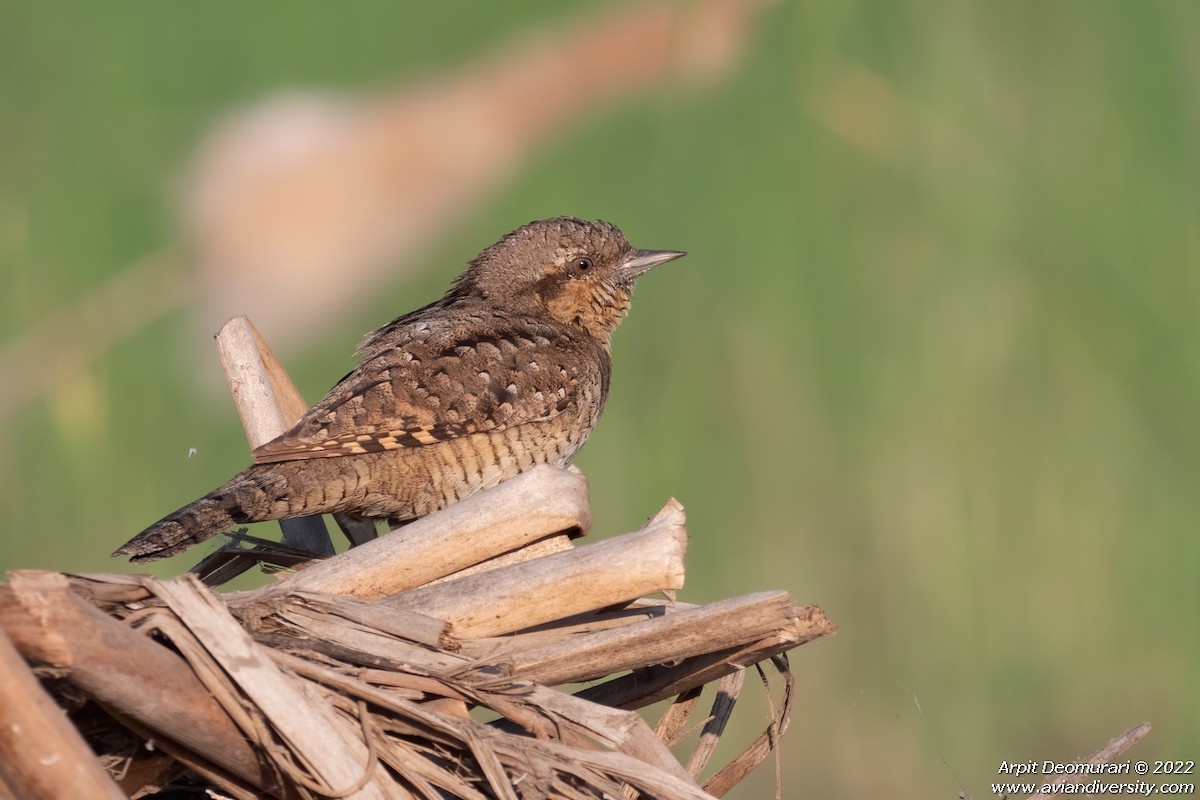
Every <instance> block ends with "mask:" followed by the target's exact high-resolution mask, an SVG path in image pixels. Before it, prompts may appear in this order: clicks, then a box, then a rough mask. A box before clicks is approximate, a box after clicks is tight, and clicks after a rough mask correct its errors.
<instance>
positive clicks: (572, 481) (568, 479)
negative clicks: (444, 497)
mask: <svg viewBox="0 0 1200 800" xmlns="http://www.w3.org/2000/svg"><path fill="white" fill-rule="evenodd" d="M590 524H591V512H590V510H589V508H588V496H587V479H586V478H584V477H583V475H582V473H579V472H571V471H568V470H561V469H554V468H552V467H547V466H537V467H534V468H533V469H531V470H529V471H528V472H526V473H524V474H522V475H519V476H517V477H516V478H513V479H512V480H509V481H505V482H504V483H502V484H500V485H499V486H496V487H495V488H493V489H489V490H487V491H486V492H480V493H479V494H475V495H472V496H470V497H468V498H466V499H465V500H462V501H460V502H457V503H455V504H453V505H451V506H449V507H447V508H445V509H442V510H441V511H439V512H437V513H436V514H430V515H429V516H428V517H424V518H422V519H419V520H417V521H416V522H413V523H412V524H410V525H407V526H405V527H404V529H403V531H402V532H401V533H400V534H399V535H393V536H384V537H381V538H379V539H376V540H375V541H372V542H367V543H366V544H364V545H362V546H360V547H356V548H354V549H352V550H348V551H346V552H345V553H341V554H340V555H338V556H337V557H336V558H331V559H327V560H325V561H322V562H319V563H317V564H314V565H312V566H311V567H308V568H307V569H304V570H302V571H300V572H297V573H295V574H294V575H290V576H288V577H287V578H285V579H283V580H282V581H280V582H279V583H277V584H274V585H273V586H269V587H267V588H265V589H260V590H256V591H255V592H248V593H246V594H245V595H243V596H241V597H240V598H239V599H238V600H237V601H236V602H243V601H253V600H254V599H256V598H260V597H265V596H269V595H270V594H275V593H280V592H321V593H324V594H341V595H350V596H352V597H359V598H362V599H368V600H370V599H377V598H380V597H384V596H387V595H391V594H396V593H397V592H403V591H405V590H407V589H413V588H416V587H418V586H423V585H424V584H426V583H429V582H430V581H433V580H436V579H437V578H441V577H445V576H446V575H450V574H452V573H455V572H458V571H459V570H461V569H465V568H467V567H470V566H473V565H475V564H478V563H479V562H481V561H485V560H487V559H489V558H492V557H494V556H496V555H499V554H501V553H507V552H510V551H512V550H516V549H518V548H521V547H523V546H525V545H528V544H530V543H532V542H536V541H538V540H540V539H544V538H546V537H547V536H550V535H552V534H555V533H558V532H560V531H563V530H567V529H568V528H581V529H583V530H586V529H587V527H588V526H589V525H590ZM416 610H417V611H421V613H425V612H424V610H423V609H416Z"/></svg>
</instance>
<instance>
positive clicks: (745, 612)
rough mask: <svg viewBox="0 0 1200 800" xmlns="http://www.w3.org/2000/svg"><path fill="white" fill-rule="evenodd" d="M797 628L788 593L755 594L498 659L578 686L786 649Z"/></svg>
mask: <svg viewBox="0 0 1200 800" xmlns="http://www.w3.org/2000/svg"><path fill="white" fill-rule="evenodd" d="M582 549H583V548H580V550H582ZM429 613H433V612H432V611H430V612H429ZM796 624H797V615H796V612H795V607H794V606H793V605H792V598H791V595H789V594H788V593H787V592H758V593H756V594H751V595H746V596H744V597H736V598H733V599H731V600H722V601H720V602H717V603H710V604H708V605H703V606H696V607H695V608H691V609H688V610H687V611H682V612H679V613H678V614H669V615H666V616H663V617H658V618H655V619H649V620H645V621H642V622H635V623H633V624H631V625H626V626H625V627H623V628H612V629H610V630H605V631H598V632H596V633H593V634H591V635H589V636H578V637H574V638H570V639H566V640H563V641H561V642H554V643H550V644H545V645H541V646H535V647H531V648H527V649H525V648H520V646H519V643H518V642H517V640H514V644H513V646H512V647H510V648H508V650H507V651H506V652H504V653H503V656H502V657H503V658H505V659H506V660H508V661H510V662H511V663H512V669H513V672H514V673H515V674H517V675H520V676H522V677H524V678H527V679H529V680H533V681H536V682H538V683H543V684H546V685H556V684H560V683H566V682H568V681H569V682H571V683H580V682H583V681H589V680H595V679H596V678H601V677H603V676H605V675H611V674H613V673H615V672H620V671H623V670H628V669H638V668H641V667H645V666H648V665H650V664H660V663H677V662H679V661H680V660H682V659H686V658H690V657H693V656H698V655H702V654H705V653H711V652H715V651H720V650H723V649H726V648H729V647H734V646H738V645H744V644H746V643H748V642H756V641H758V640H760V639H763V638H765V637H768V636H774V637H777V638H778V639H780V640H781V641H783V642H790V643H789V644H787V645H786V647H785V648H784V649H787V648H790V647H792V646H794V645H795V641H796V639H797V636H796V634H795V632H794V628H795V626H796ZM497 657H500V656H499V654H497ZM703 682H705V683H706V682H707V681H703ZM680 691H682V690H680ZM673 694H679V692H673ZM606 705H607V704H606Z"/></svg>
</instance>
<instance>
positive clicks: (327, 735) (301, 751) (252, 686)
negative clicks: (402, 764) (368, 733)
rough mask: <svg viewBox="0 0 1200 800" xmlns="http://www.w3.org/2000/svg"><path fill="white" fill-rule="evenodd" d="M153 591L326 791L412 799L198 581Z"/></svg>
mask: <svg viewBox="0 0 1200 800" xmlns="http://www.w3.org/2000/svg"><path fill="white" fill-rule="evenodd" d="M151 591H153V592H154V594H155V595H157V596H158V597H160V598H161V599H162V600H163V601H164V602H166V603H167V605H168V607H169V608H170V609H171V610H172V611H173V612H175V614H176V615H177V616H178V617H179V619H180V620H181V621H182V622H183V623H184V624H185V625H186V626H187V627H188V630H189V631H191V633H192V634H193V635H194V636H196V637H197V639H198V640H199V641H200V643H201V644H202V645H203V646H204V648H205V649H206V650H207V651H208V653H209V655H211V656H212V657H213V658H215V659H216V660H217V661H218V662H219V663H220V664H221V666H222V667H223V668H224V669H225V671H226V673H228V675H229V677H230V679H232V680H233V681H234V682H235V683H236V684H237V686H238V687H239V688H240V689H241V690H242V691H243V692H245V693H246V695H247V696H248V697H249V698H250V699H251V700H253V702H254V703H255V705H256V706H257V707H258V709H259V710H261V712H262V713H263V714H264V715H265V716H266V717H267V719H269V720H270V723H271V726H272V727H273V728H274V729H275V730H276V731H278V732H279V734H280V736H281V737H282V738H283V739H284V740H285V741H286V742H287V743H288V745H289V746H290V748H291V749H292V751H293V752H294V753H295V754H296V755H297V757H298V758H300V759H302V761H303V762H304V764H305V766H306V768H307V769H309V770H311V771H312V773H313V774H314V775H315V776H316V777H317V778H318V779H319V780H320V781H322V782H323V783H324V784H326V786H327V789H328V790H325V791H322V792H321V793H323V794H330V795H337V796H344V797H346V798H349V800H384V799H385V798H397V800H404V799H405V798H408V797H409V796H410V795H409V794H408V793H407V792H406V791H404V790H403V789H402V788H401V787H400V786H399V785H397V784H396V783H395V782H394V781H392V780H391V779H390V778H389V777H388V776H387V775H386V773H385V772H383V770H382V768H381V767H380V766H379V765H378V763H377V762H375V761H374V760H373V759H372V757H371V755H370V753H369V752H368V749H367V745H366V743H365V742H363V740H362V738H361V735H360V734H359V732H357V731H354V730H351V729H350V728H349V725H348V722H347V720H345V719H344V718H341V717H339V716H337V715H336V714H335V713H334V710H333V708H332V707H330V706H329V705H327V704H326V703H324V702H322V700H321V698H320V696H319V695H317V694H316V693H315V692H313V691H311V689H310V688H309V687H308V686H307V685H305V684H304V683H303V682H301V681H299V680H298V679H296V678H293V677H291V676H289V675H287V674H285V673H283V672H282V671H280V670H279V668H278V667H277V666H276V665H275V664H274V662H273V661H272V659H271V657H270V655H268V654H267V653H265V652H263V649H262V648H260V647H259V646H258V645H257V644H255V643H254V641H253V640H252V639H251V638H250V636H249V635H248V634H247V633H246V631H245V630H243V628H242V627H241V626H240V625H239V624H238V623H237V621H236V620H234V619H233V617H232V616H230V614H229V611H228V609H227V608H226V607H225V604H224V603H223V602H222V601H221V600H220V599H219V598H217V597H216V596H215V595H214V594H213V593H212V592H211V591H210V590H208V589H207V588H205V587H204V586H203V585H202V584H201V583H200V582H199V580H197V579H196V578H195V577H194V576H190V575H184V576H182V577H180V578H179V579H177V580H174V581H163V582H155V583H154V584H152V585H151ZM209 688H210V690H211V689H212V687H211V686H210V687H209ZM353 787H357V788H353Z"/></svg>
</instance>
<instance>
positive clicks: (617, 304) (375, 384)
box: [113, 217, 686, 562]
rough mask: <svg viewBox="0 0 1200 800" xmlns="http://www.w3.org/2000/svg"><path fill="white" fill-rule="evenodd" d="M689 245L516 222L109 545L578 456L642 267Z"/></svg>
mask: <svg viewBox="0 0 1200 800" xmlns="http://www.w3.org/2000/svg"><path fill="white" fill-rule="evenodd" d="M684 255H686V253H684V252H682V251H678V250H640V249H635V248H633V247H631V246H630V244H629V242H628V241H627V240H626V238H625V235H624V234H623V233H622V232H621V230H620V229H619V228H617V227H616V226H615V225H612V224H610V223H607V222H603V221H588V220H582V219H577V218H575V217H554V218H552V219H543V220H537V221H534V222H530V223H529V224H527V225H524V226H522V227H520V228H517V229H516V230H514V231H512V232H511V233H509V234H507V235H505V236H504V237H502V238H501V239H500V240H499V241H498V242H496V243H495V244H493V245H491V246H490V247H487V248H486V249H484V250H483V251H482V252H480V253H479V255H477V256H476V257H475V258H474V259H472V260H471V261H470V262H469V264H468V265H467V268H466V270H465V271H464V272H462V274H460V275H459V276H458V278H457V279H455V280H454V282H453V283H452V285H451V287H450V288H449V290H448V291H447V292H446V293H445V295H443V296H442V297H441V298H440V299H439V300H436V301H434V302H432V303H429V304H428V305H426V306H423V307H421V308H419V309H417V310H416V311H412V312H410V313H408V314H404V315H403V316H400V317H397V318H396V319H394V320H392V321H391V322H389V323H387V324H386V325H384V326H383V327H381V328H379V329H378V330H376V331H374V332H373V333H371V334H368V335H367V337H366V338H365V339H364V340H363V342H362V344H360V345H359V348H358V352H357V355H358V356H359V358H360V361H359V363H358V366H357V367H355V369H353V370H352V371H351V372H350V373H349V374H347V375H346V376H345V377H344V378H343V379H342V380H341V381H339V382H338V383H337V384H336V385H335V386H334V387H333V388H332V389H331V390H330V391H329V393H328V394H326V395H325V397H324V398H323V399H322V400H321V401H320V402H318V403H317V404H316V405H314V406H312V407H311V408H310V409H308V411H307V412H305V413H304V415H303V416H302V417H301V418H300V420H299V421H298V422H297V423H296V424H295V425H294V426H293V427H292V428H291V429H290V430H288V431H286V432H285V433H283V434H282V435H280V436H279V437H277V438H275V439H273V440H271V441H269V442H267V443H265V444H263V445H262V446H261V447H259V448H257V449H256V450H254V451H253V454H252V455H253V460H254V463H253V464H252V465H251V466H250V467H248V468H247V469H245V470H243V471H242V472H240V473H238V474H237V475H235V476H234V477H233V478H231V479H230V480H229V481H228V482H226V483H225V484H223V485H222V486H220V487H218V488H216V489H214V490H213V491H211V492H209V493H208V494H206V495H205V496H203V497H201V498H199V499H198V500H195V501H193V502H191V503H189V504H188V505H186V506H184V507H183V508H180V509H179V510H177V511H175V512H173V513H171V514H168V515H167V516H165V517H163V518H162V519H161V520H159V521H158V522H156V523H154V524H153V525H151V526H150V527H148V528H146V529H145V530H144V531H142V532H141V533H139V534H138V535H137V536H135V537H133V538H132V539H130V540H129V541H128V542H126V543H125V544H124V545H122V546H121V547H119V548H118V549H117V550H116V551H115V552H114V553H113V556H127V557H129V558H130V560H131V561H133V562H147V561H155V560H158V559H161V558H166V557H168V556H172V555H176V554H178V553H180V552H183V551H184V550H186V549H187V548H189V547H192V546H193V545H196V544H198V543H200V542H203V541H205V540H207V539H209V538H211V537H213V536H216V535H217V534H219V533H222V532H224V531H227V530H229V529H230V528H232V527H233V526H236V525H241V524H244V523H249V522H261V521H266V520H277V519H290V518H294V517H302V516H311V515H316V514H325V513H344V514H347V515H350V516H351V517H357V518H366V519H377V518H384V519H387V520H389V521H390V522H391V523H392V524H395V525H399V524H403V523H405V522H408V521H412V520H414V519H417V518H420V517H424V516H426V515H428V514H431V513H433V512H434V511H437V510H439V509H442V508H445V507H446V506H448V505H450V504H451V503H454V502H456V501H458V500H462V499H463V498H465V497H468V496H469V495H472V494H474V493H476V492H479V491H482V490H484V489H488V488H490V487H492V486H495V485H497V484H499V483H500V482H502V481H505V480H508V479H509V478H513V477H515V476H516V475H518V474H520V473H522V472H524V471H526V470H528V469H530V468H532V467H534V466H535V465H538V464H550V465H552V466H556V467H560V468H561V467H566V466H567V465H568V464H570V463H571V461H572V460H573V459H574V458H575V455H576V454H577V453H578V452H579V449H580V448H581V447H583V444H584V442H586V441H587V439H588V436H589V435H590V434H591V432H592V429H593V428H594V427H595V425H596V421H597V420H598V419H599V417H600V413H601V411H602V410H603V409H604V404H605V400H606V398H607V396H608V390H609V379H610V375H611V372H612V350H611V343H612V336H613V332H614V331H615V330H616V328H617V326H618V324H619V323H620V322H621V320H622V319H623V318H624V317H625V315H626V313H627V312H628V310H629V306H630V299H631V296H632V292H633V289H634V284H635V282H636V281H637V280H638V278H640V277H641V276H642V275H644V274H645V273H646V272H647V271H648V270H650V269H651V268H653V267H655V266H658V265H660V264H664V263H666V262H668V261H673V260H675V259H677V258H680V257H681V256H684Z"/></svg>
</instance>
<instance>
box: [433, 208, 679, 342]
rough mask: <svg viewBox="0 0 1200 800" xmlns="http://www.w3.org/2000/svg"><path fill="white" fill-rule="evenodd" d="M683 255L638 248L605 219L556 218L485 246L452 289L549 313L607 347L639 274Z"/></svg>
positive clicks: (509, 306)
mask: <svg viewBox="0 0 1200 800" xmlns="http://www.w3.org/2000/svg"><path fill="white" fill-rule="evenodd" d="M682 255H684V253H682V252H679V251H676V250H636V249H634V248H633V247H630V245H629V242H628V241H626V239H625V235H624V234H623V233H621V231H620V230H619V229H618V228H617V227H616V226H615V225H610V224H609V223H607V222H587V221H584V220H579V219H574V218H573V217H555V218H554V219H544V220H538V221H537V222H531V223H529V224H528V225H525V226H523V227H520V228H518V229H517V230H515V231H513V232H512V233H510V234H508V235H507V236H505V237H504V238H503V239H501V240H500V241H498V242H496V243H495V244H494V245H492V246H491V247H489V248H487V249H486V250H484V251H483V252H482V253H480V254H479V255H478V256H476V257H475V260H474V261H472V262H471V265H470V267H468V269H467V271H466V272H464V273H463V274H462V276H460V277H459V279H458V281H457V282H456V283H455V287H454V290H453V291H454V292H456V293H460V294H470V295H477V296H481V297H483V298H485V299H486V300H488V301H489V302H492V303H496V304H498V305H500V306H502V307H504V308H507V309H509V310H511V311H513V312H516V313H532V314H538V315H543V314H549V315H550V316H551V317H553V318H554V319H555V320H557V321H559V322H561V323H563V324H564V325H576V326H579V327H581V328H583V329H584V330H586V331H587V332H588V333H590V334H591V335H592V336H594V337H595V338H596V339H597V340H599V341H600V342H601V343H603V344H604V345H605V346H607V345H608V343H609V341H610V339H611V337H612V333H613V331H614V330H615V329H616V327H617V324H618V323H620V321H621V318H622V317H624V316H625V312H626V311H628V310H629V299H630V295H631V293H632V292H633V285H634V282H635V281H636V280H637V279H638V277H639V276H641V275H642V274H644V273H645V272H646V271H647V270H649V269H650V268H652V267H654V266H657V265H658V264H664V263H666V262H668V261H673V260H674V259H676V258H679V257H680V256H682Z"/></svg>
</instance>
